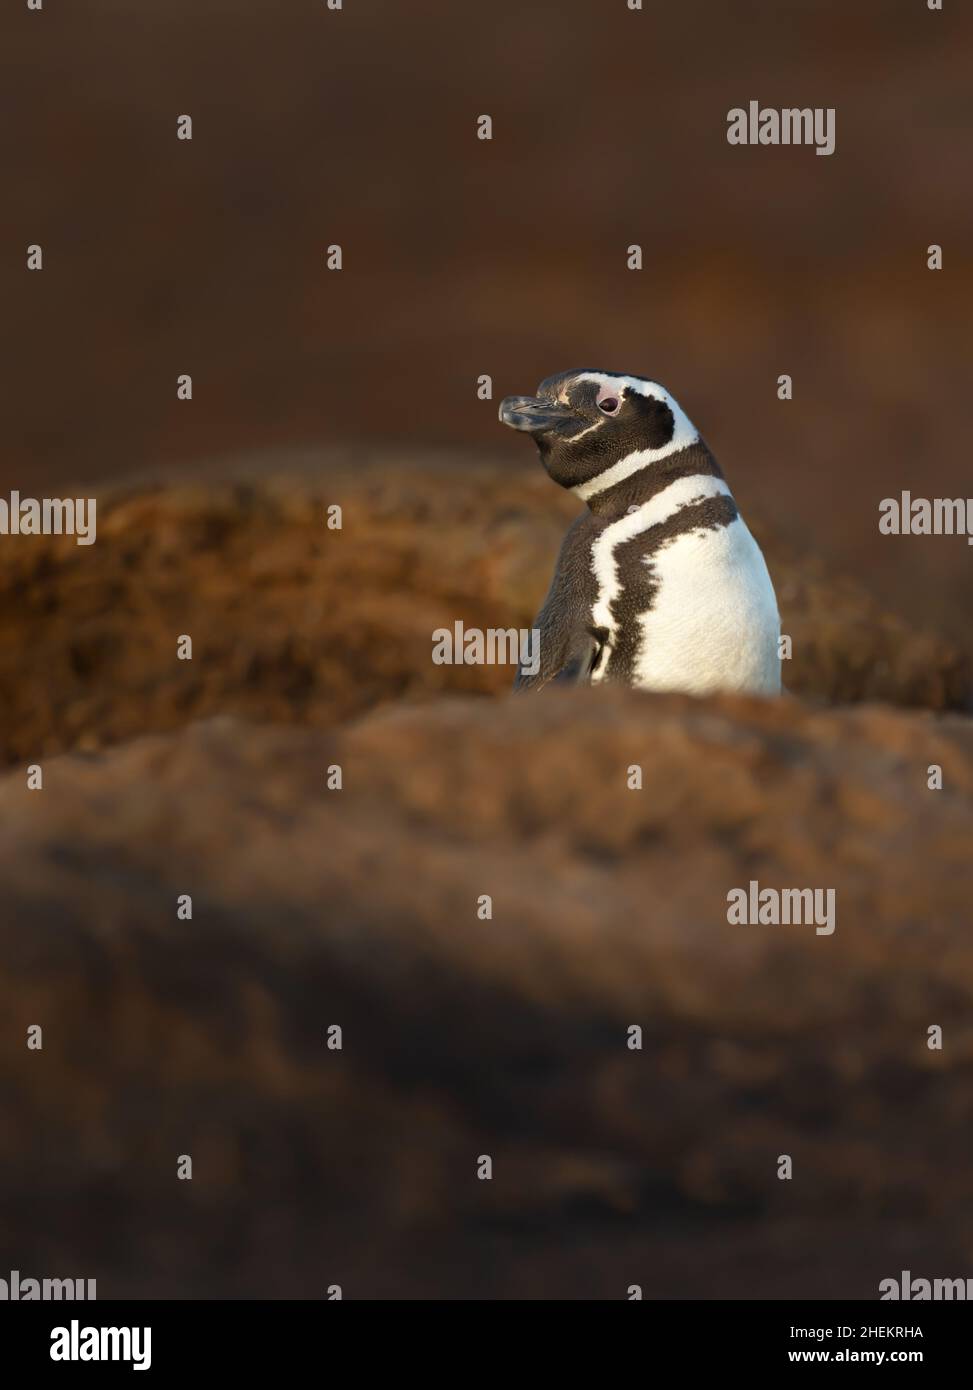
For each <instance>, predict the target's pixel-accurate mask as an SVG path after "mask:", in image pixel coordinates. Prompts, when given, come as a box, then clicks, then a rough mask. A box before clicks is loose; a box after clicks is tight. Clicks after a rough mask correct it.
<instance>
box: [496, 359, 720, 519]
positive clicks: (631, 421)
mask: <svg viewBox="0 0 973 1390" xmlns="http://www.w3.org/2000/svg"><path fill="white" fill-rule="evenodd" d="M500 419H501V420H502V421H503V423H504V424H505V425H509V426H510V428H511V429H515V430H522V431H523V432H524V433H525V434H529V435H531V436H532V437H533V439H534V442H535V443H536V445H537V447H538V449H539V450H540V455H541V461H542V462H543V464H544V467H545V468H546V469H547V471H548V473H549V474H550V476H551V477H552V478H553V479H554V481H555V482H556V483H559V484H560V486H561V487H566V488H571V489H572V490H573V491H574V492H576V493H578V495H579V496H580V497H584V498H587V497H588V496H590V495H592V494H594V493H595V492H597V491H599V490H600V480H602V479H605V480H606V481H605V484H604V485H605V486H609V485H610V482H611V480H612V475H613V474H614V473H617V472H622V473H626V474H627V473H630V472H634V471H635V470H636V469H639V470H641V469H642V468H643V467H648V466H650V465H651V464H652V462H654V461H656V460H661V459H663V458H668V457H669V456H670V455H672V454H675V453H677V452H679V451H680V450H682V449H685V448H688V447H689V446H690V445H692V444H695V443H697V442H698V441H699V434H698V432H697V431H696V429H695V428H694V427H693V425H692V424H691V423H690V421H689V420H688V419H687V417H686V415H685V414H684V413H683V411H682V409H681V408H680V406H679V405H678V403H677V402H676V401H675V400H673V398H672V396H671V395H670V394H669V392H668V391H667V390H666V389H665V387H664V386H660V385H659V383H658V382H656V381H650V380H649V379H648V378H647V377H641V376H627V375H624V374H622V373H620V372H600V371H593V370H589V369H587V368H584V369H579V370H577V371H572V372H559V373H558V375H557V376H549V377H548V378H547V379H546V381H542V382H541V384H540V386H539V387H538V388H537V395H536V396H507V398H506V399H505V400H504V401H502V402H501V404H500ZM629 460H630V461H631V462H632V464H633V465H634V466H633V467H628V464H627V461H629Z"/></svg>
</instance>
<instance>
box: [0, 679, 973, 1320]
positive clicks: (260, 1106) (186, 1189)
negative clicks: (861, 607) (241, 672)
mask: <svg viewBox="0 0 973 1390" xmlns="http://www.w3.org/2000/svg"><path fill="white" fill-rule="evenodd" d="M633 762H639V763H640V764H641V765H642V766H643V768H644V775H645V788H644V790H643V791H641V792H634V791H629V790H628V789H627V787H626V769H627V767H628V766H629V765H630V764H631V763H633ZM933 762H936V763H939V764H941V765H942V766H943V768H944V772H945V787H944V789H943V790H942V791H940V792H933V791H929V790H927V787H926V767H927V765H928V764H930V763H933ZM334 763H339V764H340V765H341V766H342V768H343V774H344V788H343V790H341V791H328V790H327V788H326V779H325V770H326V768H327V767H328V766H329V765H331V764H334ZM0 821H2V823H3V824H4V825H6V826H7V827H8V833H7V835H6V836H5V838H4V839H3V841H2V843H0V879H2V881H3V883H4V898H5V911H4V914H3V919H2V924H0V940H2V951H0V960H2V962H3V964H2V977H0V996H2V1000H3V1016H4V1018H5V1019H6V1023H5V1031H6V1032H7V1034H8V1038H9V1039H10V1040H11V1042H12V1043H14V1044H15V1045H11V1046H8V1047H6V1048H4V1049H3V1050H2V1053H0V1058H2V1060H0V1066H2V1068H3V1075H2V1078H0V1079H2V1084H3V1089H4V1092H5V1094H6V1095H7V1096H8V1097H9V1100H8V1103H7V1107H6V1108H7V1115H6V1120H7V1122H6V1123H5V1124H4V1127H3V1130H2V1135H0V1179H2V1181H0V1191H2V1193H3V1197H2V1206H3V1213H2V1215H3V1219H2V1227H3V1230H4V1232H5V1236H6V1248H7V1249H8V1251H9V1254H10V1258H11V1260H12V1264H13V1266H14V1267H19V1268H21V1269H31V1270H38V1269H44V1270H53V1271H57V1270H59V1269H65V1268H66V1269H69V1270H72V1271H78V1272H79V1273H82V1274H84V1275H86V1276H96V1277H98V1279H99V1281H100V1282H99V1293H100V1294H101V1296H103V1297H104V1296H109V1295H110V1294H112V1293H116V1294H117V1293H122V1292H125V1293H132V1294H136V1295H138V1294H143V1295H176V1296H182V1295H185V1296H201V1297H205V1296H216V1295H221V1294H222V1295H234V1294H243V1293H250V1294H254V1293H258V1294H259V1293H262V1294H292V1295H298V1296H312V1297H313V1296H320V1295H321V1294H322V1293H323V1291H324V1289H325V1288H326V1286H327V1285H328V1284H330V1283H333V1282H337V1283H340V1284H342V1286H343V1287H344V1290H345V1295H346V1296H347V1297H353V1296H365V1295H369V1294H371V1295H375V1296H385V1295H404V1296H410V1295H412V1296H436V1297H450V1296H457V1295H469V1296H481V1297H494V1296H497V1297H499V1296H538V1295H545V1294H546V1295H556V1296H585V1297H611V1298H619V1297H624V1296H625V1290H626V1289H627V1287H628V1285H629V1284H630V1283H633V1282H636V1283H641V1284H642V1285H643V1288H644V1291H645V1294H646V1296H647V1297H652V1296H655V1297H665V1296H670V1297H671V1296H679V1295H683V1296H693V1297H708V1296H726V1295H731V1296H737V1297H751V1296H770V1297H774V1296H799V1297H812V1296H819V1297H828V1296H844V1295H847V1296H852V1297H861V1298H863V1299H874V1298H875V1297H876V1295H877V1289H878V1281H879V1279H881V1278H883V1277H886V1276H889V1275H895V1274H897V1272H898V1271H899V1270H900V1269H901V1268H903V1267H905V1268H910V1269H913V1270H925V1271H927V1272H929V1271H931V1272H933V1273H936V1274H941V1275H946V1274H949V1275H962V1274H964V1273H965V1272H966V1271H967V1270H968V1267H969V1263H970V1259H971V1257H973V1223H971V1221H970V1219H969V1217H968V1215H964V1213H968V1212H969V1211H970V1210H971V1209H973V1207H971V1202H973V1161H971V1160H973V1150H971V1136H973V1123H971V1121H973V1100H971V1097H973V1084H971V1083H973V1025H971V1022H970V1020H971V1017H973V1014H971V1009H970V1004H971V992H973V961H971V955H970V948H969V932H968V926H969V904H970V901H971V898H973V864H971V859H970V855H969V844H970V834H971V829H973V725H971V724H970V722H969V721H967V720H964V719H960V718H956V717H948V716H947V717H945V718H940V719H936V718H933V717H931V716H929V715H926V714H922V713H916V712H909V711H901V710H898V711H897V710H891V709H875V708H867V707H865V708H858V709H853V710H851V709H846V710H840V711H835V710H820V709H819V710H812V709H809V708H807V707H806V706H804V705H803V704H802V703H801V702H799V701H796V700H785V701H780V702H772V703H760V702H743V701H711V702H692V701H687V700H684V699H681V698H678V697H669V698H659V697H648V696H640V695H637V694H634V693H632V692H608V693H606V692H604V691H600V692H591V691H572V692H564V693H556V694H553V695H550V696H542V697H538V698H534V699H523V698H521V699H518V698H516V697H508V698H506V699H503V700H499V701H489V702H487V701H482V700H471V699H454V700H450V701H445V702H440V703H437V704H435V705H427V706H425V707H421V708H411V709H410V708H400V709H397V710H394V709H390V710H387V711H382V712H377V713H375V714H372V715H370V716H368V717H366V718H365V719H364V720H362V721H361V722H359V723H357V724H355V725H352V726H350V727H347V728H344V729H341V730H338V731H335V732H330V733H329V732H325V731H320V730H310V729H303V730H302V729H293V728H292V729H280V728H270V729H268V728H265V729H261V728H257V727H253V726H250V725H247V724H245V723H239V722H235V721H230V720H220V721H216V722H210V723H207V724H204V725H200V726H195V727H193V728H190V729H186V730H183V731H180V732H175V733H171V734H167V735H164V736H158V737H152V738H146V739H140V740H138V741H136V742H134V743H131V744H129V745H127V746H125V747H122V748H116V749H113V750H110V751H108V752H105V753H101V754H92V755H82V754H72V755H69V756H67V757H64V758H59V759H53V760H51V761H50V762H48V763H47V766H46V769H45V788H44V791H43V792H41V793H36V792H34V793H28V792H27V791H25V789H24V777H23V774H22V772H21V771H16V772H11V773H9V774H7V775H6V776H5V777H4V778H3V779H2V780H0ZM9 827H13V830H12V832H11V831H10V830H9ZM750 877H753V878H756V879H758V880H759V882H760V883H761V884H762V885H766V886H787V885H797V886H804V885H818V886H825V885H826V886H830V887H833V888H834V889H835V890H836V894H837V897H836V903H837V929H836V931H835V933H834V935H832V936H827V937H826V936H817V935H816V934H815V933H814V931H813V928H810V927H807V926H791V927H771V926H763V927H760V926H748V927H742V926H733V927H731V926H730V925H728V924H727V921H726V916H725V913H726V893H727V891H728V889H729V888H731V887H734V886H737V885H741V884H742V885H745V884H746V883H747V880H748V878H750ZM180 893H191V894H192V895H193V900H194V916H193V920H192V921H191V922H180V921H178V920H177V919H176V911H175V905H176V898H177V895H178V894H180ZM484 893H488V894H491V895H492V896H493V918H492V920H490V921H481V920H479V919H478V917H477V911H476V904H477V899H478V896H479V895H481V894H484ZM36 1023H40V1024H42V1025H43V1027H44V1039H45V1043H44V1050H43V1051H42V1052H28V1051H27V1050H26V1049H25V1048H24V1047H23V1039H24V1037H25V1030H26V1028H27V1027H28V1026H29V1025H30V1024H36ZM334 1023H337V1024H340V1025H341V1026H342V1028H343V1029H344V1049H343V1051H341V1052H331V1051H328V1049H327V1048H326V1046H325V1038H326V1029H327V1028H328V1026H329V1025H331V1024H334ZM934 1023H935V1024H939V1025H941V1026H942V1028H943V1030H944V1048H943V1050H942V1051H941V1052H932V1051H929V1050H928V1049H927V1047H926V1036H927V1034H926V1030H927V1028H928V1027H929V1025H931V1024H934ZM632 1024H638V1025H640V1026H641V1027H642V1028H643V1030H644V1049H643V1050H642V1051H641V1052H633V1051H630V1050H628V1049H627V1047H626V1036H627V1029H628V1028H629V1026H630V1025H632ZM185 1153H188V1154H191V1155H192V1157H193V1160H194V1175H193V1181H192V1183H185V1182H179V1181H177V1180H176V1176H175V1172H176V1159H177V1156H178V1155H180V1154H185ZM484 1153H486V1154H490V1155H492V1157H493V1160H494V1165H495V1169H494V1179H493V1181H492V1182H490V1183H486V1182H478V1181H477V1180H476V1178H475V1176H474V1171H475V1164H476V1160H477V1156H478V1155H480V1154H484ZM784 1153H787V1154H790V1155H791V1156H792V1158H793V1160H794V1179H793V1180H792V1181H791V1182H781V1181H779V1180H778V1178H777V1176H776V1166H777V1159H778V1155H780V1154H784Z"/></svg>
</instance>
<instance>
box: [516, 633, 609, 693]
mask: <svg viewBox="0 0 973 1390" xmlns="http://www.w3.org/2000/svg"><path fill="white" fill-rule="evenodd" d="M607 636H608V634H607V632H605V630H604V628H595V627H591V628H586V629H585V630H584V631H583V632H580V633H578V635H577V637H576V638H575V639H574V641H573V642H572V643H571V645H570V646H569V648H568V649H567V651H565V652H563V653H561V661H560V664H556V663H555V664H554V665H553V669H550V670H548V671H545V670H544V669H543V661H542V662H541V665H540V667H539V669H538V670H537V671H536V672H533V673H532V672H529V671H525V670H524V669H523V667H521V669H520V670H519V671H518V672H517V675H516V678H515V679H514V690H529V689H530V688H531V687H532V686H533V687H535V688H537V687H539V686H542V685H548V684H551V685H584V684H586V683H587V681H588V680H589V679H590V677H591V673H592V671H593V670H594V669H595V667H596V666H597V665H598V663H599V661H600V660H601V654H602V651H603V649H604V645H605V640H606V639H607Z"/></svg>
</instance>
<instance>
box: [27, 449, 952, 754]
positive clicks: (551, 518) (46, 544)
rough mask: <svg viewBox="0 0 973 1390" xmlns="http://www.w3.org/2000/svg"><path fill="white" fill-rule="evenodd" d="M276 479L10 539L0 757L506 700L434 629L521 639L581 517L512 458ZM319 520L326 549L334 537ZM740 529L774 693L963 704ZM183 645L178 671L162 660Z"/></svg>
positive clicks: (504, 681)
mask: <svg viewBox="0 0 973 1390" xmlns="http://www.w3.org/2000/svg"><path fill="white" fill-rule="evenodd" d="M285 463H286V465H287V467H288V469H289V471H288V472H286V473H281V472H280V468H281V467H283V465H282V464H280V461H278V466H277V468H276V469H275V470H272V469H271V467H270V466H269V465H266V464H264V465H260V464H259V463H256V464H254V466H253V467H252V468H251V470H250V473H249V475H248V476H243V475H242V472H241V470H240V468H237V470H236V473H235V475H234V476H232V477H229V478H227V479H225V480H224V481H219V480H218V478H216V477H215V470H212V469H211V470H209V472H208V477H210V478H212V479H213V480H212V481H208V482H207V483H206V484H197V483H188V482H187V483H182V484H177V485H168V486H166V487H155V486H152V485H150V484H147V485H145V486H142V487H141V488H133V489H129V490H127V491H118V492H116V493H113V494H110V495H108V496H105V497H102V498H101V499H100V501H99V515H98V539H97V543H96V544H95V545H94V546H92V547H87V548H86V547H78V546H76V545H75V543H74V541H73V539H72V538H70V537H52V538H42V537H6V538H4V541H3V544H2V546H0V710H3V713H4V717H3V718H2V720H0V758H2V759H3V760H4V761H8V762H9V761H12V760H15V759H25V760H29V759H32V758H34V757H36V756H40V755H41V754H50V753H54V752H60V751H63V750H65V749H69V748H75V747H77V748H87V749H91V748H96V747H100V746H103V745H105V744H107V743H114V742H118V741H120V740H123V739H126V738H130V737H134V736H137V735H139V734H143V733H146V732H150V731H160V730H165V729H171V728H177V727H179V726H181V725H183V724H185V723H188V722H190V721H191V720H194V719H200V718H205V717H207V716H211V715H213V714H220V713H233V714H237V715H241V716H243V717H245V718H248V719H253V720H258V721H265V720H269V721H274V722H277V723H294V722H298V723H308V724H313V725H319V726H320V725H324V726H329V725H331V724H333V723H334V722H335V721H339V720H342V719H344V718H347V717H348V716H349V715H353V714H357V713H360V712H361V711H363V710H366V709H368V708H371V707H373V706H375V705H377V704H379V703H382V702H385V701H388V700H392V699H397V698H399V697H400V696H403V695H407V696H409V697H410V698H421V697H427V696H433V695H437V694H441V693H443V692H447V691H453V692H459V691H465V692H479V693H496V692H498V691H503V690H506V689H508V688H509V686H510V684H511V682H512V671H511V669H510V668H509V667H506V666H502V667H498V666H434V665H433V664H432V660H431V652H432V632H433V630H434V629H435V628H437V627H448V628H452V626H453V624H454V623H455V622H457V621H462V622H463V623H464V624H465V625H466V626H467V627H471V626H473V627H478V628H483V629H485V628H491V627H493V628H507V627H518V628H519V627H527V626H529V625H530V623H531V621H532V620H533V618H534V616H535V614H536V611H537V608H538V607H539V605H540V601H541V599H542V598H543V596H544V593H545V591H546V588H547V584H548V582H549V579H550V575H551V570H552V567H553V563H554V558H555V555H556V553H557V548H558V545H559V543H560V540H561V537H562V535H563V533H564V530H565V527H566V525H567V523H568V521H569V520H570V519H571V518H572V517H573V516H574V515H576V514H577V511H578V504H577V502H576V501H575V500H574V499H573V498H570V497H569V496H567V495H566V494H564V493H562V492H560V490H559V489H557V488H555V487H554V486H553V485H552V484H551V483H550V481H549V480H548V479H547V478H546V477H545V476H544V475H543V473H542V472H541V471H540V470H539V469H538V468H536V467H528V466H524V465H523V464H522V461H518V463H517V464H516V465H514V464H511V465H510V466H509V467H508V466H505V465H500V464H497V463H491V462H489V461H484V460H480V461H476V460H474V461H471V460H470V459H468V458H464V457H463V456H461V455H458V454H457V455H449V456H443V457H441V458H439V459H435V458H433V459H431V460H430V459H429V458H428V457H425V456H424V457H423V458H421V459H412V458H405V459H403V458H400V457H394V458H393V457H390V456H380V457H378V458H373V457H369V456H361V457H357V456H353V455H349V454H347V453H345V454H340V455H335V454H329V455H320V454H318V455H313V456H308V457H300V456H293V457H292V458H291V459H289V460H285ZM323 478H326V481H322V479H323ZM330 504H338V505H339V506H341V507H342V509H343V526H342V529H341V530H340V531H338V530H329V529H328V528H327V525H326V509H327V507H328V506H329V505H330ZM754 530H755V532H756V534H757V536H758V539H759V540H760V541H761V543H762V544H763V546H764V548H765V552H766V554H767V559H768V563H769V565H770V569H771V573H772V574H773V577H774V581H775V584H776V587H777V593H778V598H779V601H780V606H781V613H782V620H783V629H784V632H785V633H787V634H788V635H789V636H790V637H791V638H792V642H793V659H792V660H790V661H789V662H787V663H786V664H785V667H784V679H785V684H786V685H787V687H788V689H790V690H792V691H794V692H797V693H800V694H803V695H808V696H816V697H820V698H822V699H825V700H828V701H832V702H836V703H844V702H849V701H861V700H880V701H884V702H888V703H891V704H896V705H912V706H924V707H926V708H930V709H936V710H948V709H968V708H970V705H971V691H973V675H971V665H970V661H969V659H968V654H966V653H962V652H960V651H959V650H958V649H957V648H956V647H954V646H953V645H951V644H950V643H949V642H948V641H946V640H944V639H942V638H940V637H939V636H937V635H936V634H935V633H932V632H924V631H917V630H915V629H914V628H913V627H912V626H910V625H909V624H907V623H905V622H903V621H901V620H899V619H897V618H895V617H893V616H891V615H889V614H887V613H885V612H883V611H882V610H881V609H880V608H878V607H877V606H876V605H875V603H874V602H873V601H872V599H871V598H870V596H869V595H868V594H867V593H866V592H865V591H863V590H862V589H860V588H859V587H858V586H856V585H855V584H853V583H851V582H849V581H845V580H842V579H840V578H835V577H834V576H833V575H832V574H831V573H830V572H829V570H828V569H827V568H826V566H825V565H824V564H823V562H822V561H820V560H819V559H816V558H815V557H813V556H811V555H808V554H801V555H795V554H793V553H790V552H789V551H785V550H784V548H783V547H782V546H781V545H780V544H778V543H775V541H774V538H773V537H772V536H768V535H766V534H765V532H764V531H763V529H762V528H761V527H760V526H759V525H755V526H754ZM183 634H185V635H188V636H191V637H192V639H193V660H192V661H191V662H187V661H178V660H177V659H176V646H177V638H178V637H180V636H181V635H183Z"/></svg>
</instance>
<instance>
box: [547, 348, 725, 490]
mask: <svg viewBox="0 0 973 1390" xmlns="http://www.w3.org/2000/svg"><path fill="white" fill-rule="evenodd" d="M575 379H576V380H577V381H594V382H597V384H598V385H599V386H614V387H617V388H618V390H619V392H621V391H622V390H623V389H624V388H626V387H627V388H628V389H629V390H630V391H637V392H638V394H639V395H640V396H651V397H652V398H653V400H657V401H663V402H664V403H665V404H666V405H667V406H668V407H669V409H670V410H671V411H672V418H673V432H672V438H671V439H670V440H669V443H668V444H663V445H662V447H661V448H660V449H637V450H636V451H635V453H632V454H629V455H628V456H627V457H626V458H623V459H619V461H618V462H617V463H614V464H612V466H611V468H606V469H605V471H604V473H599V475H598V477H597V478H592V479H591V480H590V481H589V482H587V483H579V484H578V486H577V487H574V488H572V489H571V491H572V492H573V493H574V494H575V496H576V497H580V498H581V500H582V501H584V502H586V501H587V500H588V498H589V497H594V496H595V495H596V493H599V492H604V491H605V489H606V488H609V487H614V486H615V484H616V483H620V482H623V481H624V480H625V479H626V478H630V477H631V476H632V474H633V473H638V472H640V471H641V469H643V468H648V467H649V466H650V464H653V463H657V462H658V461H659V460H660V459H664V458H668V457H669V455H670V454H678V452H679V451H680V449H686V448H688V447H689V445H690V444H695V443H697V441H698V440H699V431H698V430H697V429H696V427H695V426H694V425H693V423H692V421H691V420H690V419H689V418H688V416H687V415H686V413H685V412H684V411H683V409H682V407H681V406H680V405H679V404H678V403H677V402H676V401H674V400H673V398H672V397H671V396H670V395H669V392H668V391H667V390H666V389H665V387H664V386H660V385H659V384H658V382H655V381H640V380H639V379H638V378H637V377H633V376H605V375H603V374H602V373H601V372H582V373H581V375H580V376H579V377H577V378H575ZM601 423H602V421H600V420H599V421H598V425H600V424H601ZM596 428H597V425H589V427H588V429H596ZM587 433H588V430H582V431H581V434H576V435H574V438H575V439H580V438H581V436H582V435H583V434H587ZM662 495H663V496H665V493H663V494H662Z"/></svg>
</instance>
